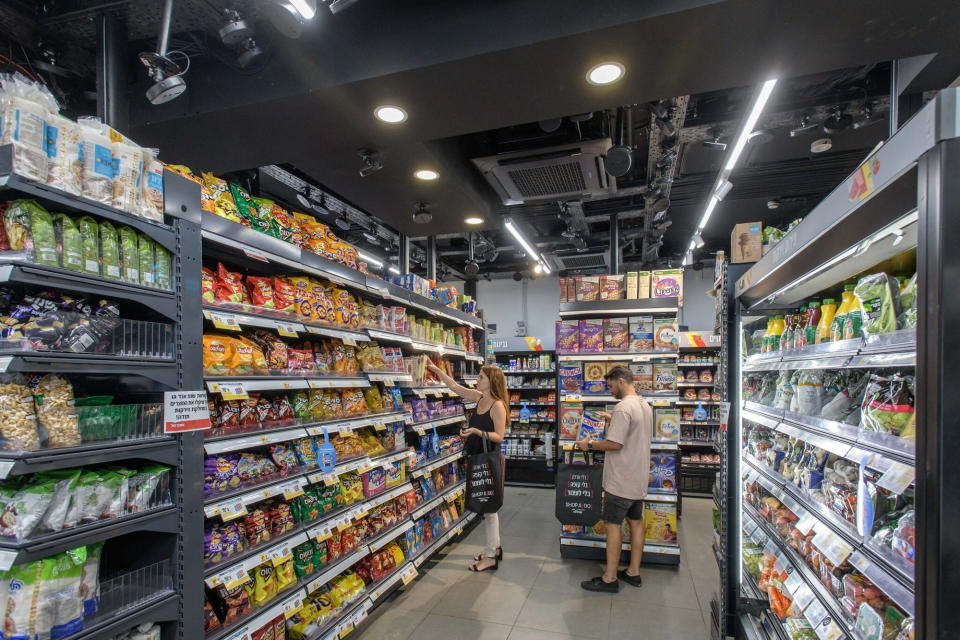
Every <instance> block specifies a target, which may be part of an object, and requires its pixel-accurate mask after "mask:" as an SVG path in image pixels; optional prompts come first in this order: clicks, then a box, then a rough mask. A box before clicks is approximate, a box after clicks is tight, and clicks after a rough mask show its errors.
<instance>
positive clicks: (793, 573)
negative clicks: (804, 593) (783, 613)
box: [783, 567, 803, 593]
mask: <svg viewBox="0 0 960 640" xmlns="http://www.w3.org/2000/svg"><path fill="white" fill-rule="evenodd" d="M787 572H788V573H789V575H788V576H787V580H786V582H784V583H783V584H784V586H785V587H786V588H787V591H789V592H790V593H796V591H797V589H799V588H800V586H801V585H802V584H803V578H802V577H801V576H800V572H799V571H797V570H796V568H795V567H787Z"/></svg>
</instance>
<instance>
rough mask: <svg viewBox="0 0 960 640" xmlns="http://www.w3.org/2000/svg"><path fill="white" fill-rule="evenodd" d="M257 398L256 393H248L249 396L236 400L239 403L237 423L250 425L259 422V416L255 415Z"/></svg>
mask: <svg viewBox="0 0 960 640" xmlns="http://www.w3.org/2000/svg"><path fill="white" fill-rule="evenodd" d="M258 399H259V398H258V397H257V395H256V394H250V397H249V398H247V399H246V400H238V401H237V402H239V403H240V420H239V424H240V425H241V426H251V425H257V424H260V418H259V416H258V415H257V400H258Z"/></svg>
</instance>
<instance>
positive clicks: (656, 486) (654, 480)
mask: <svg viewBox="0 0 960 640" xmlns="http://www.w3.org/2000/svg"><path fill="white" fill-rule="evenodd" d="M647 489H648V490H649V491H650V492H652V493H676V491H677V456H676V455H675V454H672V453H670V454H664V453H657V454H651V455H650V479H649V481H648V484H647Z"/></svg>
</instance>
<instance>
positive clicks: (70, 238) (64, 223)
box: [53, 213, 83, 271]
mask: <svg viewBox="0 0 960 640" xmlns="http://www.w3.org/2000/svg"><path fill="white" fill-rule="evenodd" d="M53 228H54V231H55V233H56V239H57V246H58V247H59V248H60V257H61V259H62V261H63V263H62V264H61V265H60V266H62V267H63V268H64V269H70V270H71V271H83V246H82V245H83V243H82V241H81V239H80V230H79V229H77V225H76V224H75V223H74V222H73V219H72V218H70V216H68V215H66V214H64V213H57V214H55V215H54V216H53Z"/></svg>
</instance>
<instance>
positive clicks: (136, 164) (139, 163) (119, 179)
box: [112, 142, 143, 215]
mask: <svg viewBox="0 0 960 640" xmlns="http://www.w3.org/2000/svg"><path fill="white" fill-rule="evenodd" d="M112 152H113V165H114V176H113V206H114V207H116V208H117V209H120V210H121V211H126V212H128V213H132V214H134V215H140V173H141V171H142V170H143V151H142V150H141V149H140V147H138V146H136V145H132V144H125V143H122V142H115V143H113V147H112Z"/></svg>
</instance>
